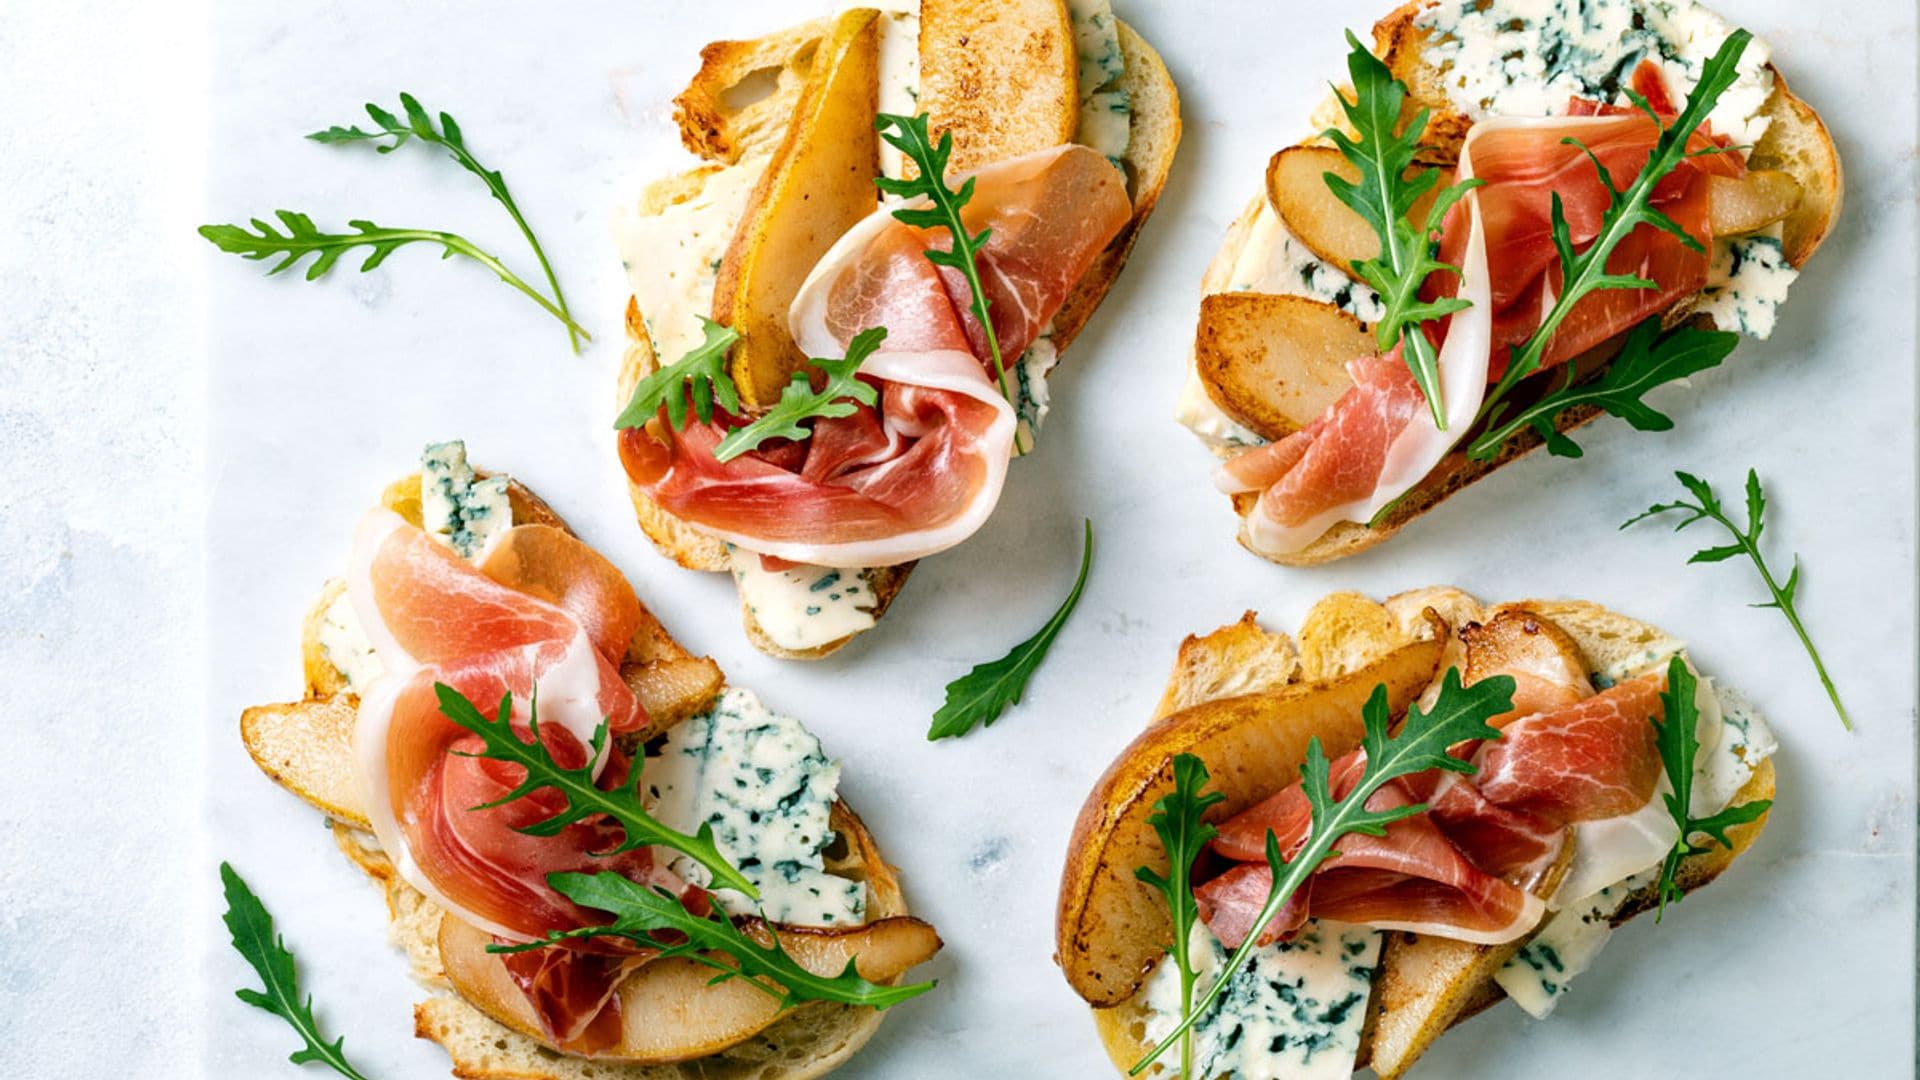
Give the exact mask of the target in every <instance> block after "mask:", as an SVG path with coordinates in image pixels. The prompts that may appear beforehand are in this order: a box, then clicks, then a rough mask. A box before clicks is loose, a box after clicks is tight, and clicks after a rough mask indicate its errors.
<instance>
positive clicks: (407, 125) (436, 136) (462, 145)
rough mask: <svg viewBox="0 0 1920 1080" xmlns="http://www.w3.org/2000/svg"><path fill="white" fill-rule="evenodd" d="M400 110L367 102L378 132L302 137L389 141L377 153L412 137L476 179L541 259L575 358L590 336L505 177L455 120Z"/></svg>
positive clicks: (340, 130)
mask: <svg viewBox="0 0 1920 1080" xmlns="http://www.w3.org/2000/svg"><path fill="white" fill-rule="evenodd" d="M400 109H401V111H402V112H404V113H406V119H405V120H404V121H403V120H401V119H400V118H399V117H397V116H395V115H393V114H392V113H390V112H388V111H387V110H385V109H383V108H381V107H380V106H378V105H375V104H373V103H371V102H368V103H367V115H368V116H369V117H371V118H372V119H373V122H374V124H376V125H377V126H378V128H379V130H377V131H362V130H360V128H359V127H358V126H354V127H341V126H340V125H338V124H335V125H334V126H332V127H329V128H327V129H326V130H325V131H316V132H314V133H313V134H311V135H308V136H307V138H309V139H312V140H313V141H315V142H320V143H329V144H340V143H354V142H378V141H379V140H382V139H387V138H391V139H392V140H393V141H392V142H391V143H387V144H386V145H384V146H378V147H376V148H375V149H376V150H378V151H379V152H380V153H382V154H389V153H392V152H393V151H395V150H398V149H400V147H402V146H404V145H406V144H407V143H408V142H409V141H410V140H413V139H416V138H417V139H419V140H420V141H421V142H423V143H431V144H433V145H434V146H438V147H441V148H443V149H445V150H446V151H447V154H448V155H449V156H451V157H452V158H453V160H454V161H455V162H457V163H458V164H459V166H460V167H461V168H463V169H465V170H467V171H468V172H470V173H472V174H473V175H475V176H477V177H479V178H480V182H481V183H483V184H485V185H486V186H487V193H488V194H490V195H492V196H493V197H494V198H495V199H496V200H498V201H499V203H500V205H501V206H504V207H506V209H507V213H508V214H509V215H510V216H511V217H512V218H513V223H514V224H515V225H518V226H519V227H520V235H522V236H524V237H526V238H527V246H529V247H531V248H532V249H533V257H534V258H536V259H538V260H539V261H540V269H541V271H542V272H543V273H545V274H546V276H547V287H548V288H550V289H552V290H553V299H554V301H555V302H556V303H558V304H559V306H560V311H561V313H562V315H563V316H564V319H563V320H562V321H564V322H565V323H566V324H567V340H568V341H570V342H571V343H572V345H573V351H574V352H575V353H576V354H577V353H579V351H580V340H581V339H582V338H586V339H587V340H589V341H591V340H592V335H590V334H588V333H587V332H586V331H585V330H582V329H580V328H579V327H578V326H575V325H574V324H573V313H572V312H571V311H569V310H568V309H567V298H566V297H565V296H564V295H562V294H561V292H560V279H559V278H557V277H555V276H554V273H553V266H552V264H550V263H549V262H547V253H546V251H545V250H544V249H543V248H541V246H540V241H539V239H538V238H536V237H535V236H534V235H533V227H532V226H531V225H528V224H527V219H526V218H525V217H524V216H523V215H522V214H521V213H520V207H519V205H518V204H517V203H515V202H514V201H513V194H512V193H511V192H509V191H508V190H507V181H506V178H505V177H503V176H501V175H500V173H499V171H498V170H496V169H489V168H487V167H486V166H484V165H482V164H480V161H479V159H478V158H476V157H474V156H473V152H472V151H471V150H469V149H467V141H466V137H465V136H464V135H463V134H462V133H461V131H460V125H459V124H457V123H455V122H454V119H453V117H452V116H451V115H450V114H448V113H444V112H443V113H441V114H440V127H438V128H435V127H434V126H433V117H432V116H430V115H428V113H427V110H426V109H425V108H423V107H422V106H421V105H420V102H419V101H417V100H416V99H415V98H414V96H413V95H412V94H408V93H404V92H403V93H401V95H400Z"/></svg>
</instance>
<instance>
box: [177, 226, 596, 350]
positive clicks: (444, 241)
mask: <svg viewBox="0 0 1920 1080" xmlns="http://www.w3.org/2000/svg"><path fill="white" fill-rule="evenodd" d="M274 216H275V217H277V218H279V219H280V223H281V225H282V226H284V227H285V229H286V231H285V232H284V233H283V232H281V231H280V230H279V229H276V228H274V227H273V225H272V223H270V222H266V221H262V220H260V219H259V218H254V219H253V229H254V231H253V232H248V231H247V229H246V227H245V226H243V225H202V226H200V228H199V229H198V230H197V231H198V232H199V233H200V235H201V236H204V237H206V238H207V239H208V240H209V241H211V242H212V243H213V246H215V247H217V248H219V249H220V250H221V251H224V252H227V253H228V254H231V255H239V256H242V257H244V258H248V259H267V258H278V259H279V260H280V261H279V262H278V263H275V264H274V265H273V267H272V268H271V269H269V270H268V271H267V273H268V274H278V273H280V272H281V271H282V270H285V269H287V268H288V267H291V266H293V265H294V264H295V263H298V262H299V261H300V260H302V259H304V258H306V257H307V256H309V255H313V256H316V258H315V259H314V260H313V264H312V265H311V266H308V267H307V274H306V277H307V280H308V281H315V280H318V279H319V278H321V277H323V276H325V274H326V273H327V271H329V270H331V269H333V264H334V263H336V262H339V261H340V257H341V256H342V255H345V254H346V253H347V252H349V251H351V250H353V249H354V248H362V247H365V248H372V249H373V250H372V252H370V253H369V254H368V255H367V258H366V261H365V262H362V263H361V264H360V272H361V273H363V274H364V273H366V272H367V271H369V270H372V269H373V268H374V267H376V266H379V265H380V264H381V263H383V262H385V261H386V260H387V256H389V255H391V254H393V253H394V252H395V251H397V250H399V249H400V248H402V247H405V246H406V245H408V244H438V245H440V248H441V252H440V257H441V258H443V259H451V258H453V257H454V256H455V255H464V256H466V257H467V258H469V259H472V260H473V261H474V262H477V263H479V264H480V265H482V266H484V267H486V268H487V269H489V270H491V271H493V272H494V273H495V274H496V275H498V276H499V278H500V280H501V281H504V282H506V283H507V284H508V285H511V286H513V287H514V288H516V289H518V290H520V292H522V293H524V294H526V296H527V297H528V299H531V300H532V301H533V302H534V303H536V304H539V305H540V306H541V307H542V308H544V309H546V312H547V314H549V315H552V316H553V317H554V318H556V319H559V320H560V321H561V322H562V323H563V324H565V325H566V326H567V327H568V328H569V329H570V330H574V331H578V332H579V333H581V334H585V333H586V331H584V330H581V329H580V328H579V327H578V326H576V325H574V322H573V319H572V318H571V317H570V316H568V315H567V313H566V312H564V311H562V310H560V309H559V308H557V307H554V306H553V301H551V300H548V299H547V298H546V297H545V296H542V295H540V293H539V292H538V291H536V290H535V289H534V288H533V287H532V286H531V285H528V284H527V283H526V282H524V281H522V280H520V277H519V275H517V274H515V273H514V272H513V271H511V270H509V269H507V265H506V264H505V263H503V262H501V261H500V260H499V259H497V258H494V257H493V256H492V255H489V254H487V253H486V252H485V251H482V250H480V248H479V247H478V246H476V245H475V244H474V243H473V241H471V240H468V239H467V238H466V237H464V236H461V235H459V234H458V233H450V232H441V231H439V230H436V229H389V228H386V227H384V226H380V225H375V224H374V223H373V222H371V221H366V220H364V219H356V220H353V221H349V222H347V225H348V227H349V228H352V229H353V230H354V231H353V232H350V233H326V232H321V231H320V228H319V226H317V225H315V224H314V223H313V219H312V218H310V217H308V216H307V215H305V214H301V213H297V212H295V211H292V210H275V211H274Z"/></svg>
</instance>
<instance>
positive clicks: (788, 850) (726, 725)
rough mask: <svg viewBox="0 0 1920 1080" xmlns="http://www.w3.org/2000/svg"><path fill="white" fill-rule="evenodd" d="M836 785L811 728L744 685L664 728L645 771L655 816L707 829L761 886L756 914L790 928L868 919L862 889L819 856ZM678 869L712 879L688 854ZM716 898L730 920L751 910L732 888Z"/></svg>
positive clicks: (828, 834) (829, 838)
mask: <svg viewBox="0 0 1920 1080" xmlns="http://www.w3.org/2000/svg"><path fill="white" fill-rule="evenodd" d="M839 784H840V765H839V763H838V762H835V761H832V760H829V759H828V758H827V756H826V754H825V753H823V752H822V751H821V749H820V740H818V739H816V738H815V737H814V736H813V733H812V732H810V731H808V730H807V729H806V728H805V727H803V726H801V724H800V722H799V721H798V720H795V719H793V718H792V717H788V716H782V715H780V714H778V713H775V712H773V711H772V710H770V709H768V708H767V707H766V706H765V705H764V704H762V703H761V701H760V698H759V697H758V696H757V695H755V694H754V693H753V692H752V691H751V690H743V689H741V688H739V687H728V688H727V690H726V691H725V692H724V693H722V694H721V695H720V700H719V701H718V702H716V703H715V704H714V707H713V708H712V710H710V711H708V712H706V713H703V714H701V715H700V716H696V717H694V718H692V719H690V720H687V721H684V722H682V723H681V724H679V725H677V726H675V727H674V728H673V730H672V731H670V732H668V733H667V737H666V739H665V741H664V742H663V743H662V744H661V745H660V747H659V748H658V750H657V751H655V750H652V749H649V751H648V756H647V758H646V763H645V769H644V771H643V772H642V773H641V788H642V790H643V791H644V792H645V794H646V797H647V801H648V802H649V804H650V805H651V809H652V811H653V814H654V816H655V817H657V818H659V819H660V820H661V821H662V822H664V823H665V824H667V825H669V826H671V827H673V828H675V829H679V830H681V831H683V832H693V831H695V830H697V829H698V828H699V827H700V826H701V825H708V826H711V827H712V829H713V840H714V843H715V844H716V845H717V846H718V847H719V849H720V853H721V854H722V855H725V856H726V857H727V858H728V859H729V860H730V861H731V862H732V863H733V864H734V865H735V866H738V867H739V868H740V872H741V873H743V874H745V875H746V876H747V879H748V880H750V881H752V882H753V883H754V885H755V887H757V888H758V889H759V890H760V909H759V910H760V911H762V912H764V913H765V915H766V917H767V918H768V919H770V920H772V921H774V922H776V923H785V924H787V925H789V926H847V925H859V924H861V923H864V922H865V921H866V912H867V887H866V885H865V884H864V883H862V882H858V881H852V880H850V879H848V878H843V877H838V876H836V875H834V874H830V873H828V872H827V871H826V862H825V857H824V855H823V854H822V853H823V852H824V851H825V849H826V847H827V845H829V844H831V843H832V842H833V839H834V834H833V830H832V827H831V826H830V825H829V823H828V822H829V815H830V814H831V812H832V810H833V804H834V800H835V799H837V798H838V788H839ZM673 869H674V871H675V872H676V873H678V874H680V875H681V876H682V877H684V878H686V879H687V880H689V881H696V882H700V883H705V882H706V881H707V880H708V876H707V873H706V870H705V869H704V868H703V867H701V866H699V865H698V864H696V863H694V862H693V861H692V860H690V859H686V858H684V857H683V858H680V859H677V860H675V862H674V864H673ZM714 896H715V898H716V900H717V901H718V902H719V905H720V907H721V908H722V909H723V910H725V911H726V912H727V913H728V914H730V915H751V914H754V913H755V908H754V905H753V903H752V902H751V901H749V900H748V899H747V898H746V897H745V896H742V895H741V894H739V893H736V892H733V891H732V890H728V889H722V890H719V891H718V892H716V893H715V894H714Z"/></svg>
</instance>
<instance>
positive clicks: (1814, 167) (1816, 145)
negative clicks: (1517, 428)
mask: <svg viewBox="0 0 1920 1080" xmlns="http://www.w3.org/2000/svg"><path fill="white" fill-rule="evenodd" d="M1432 3H1433V0H1411V2H1409V3H1406V4H1403V5H1402V6H1400V7H1399V8H1396V9H1395V10H1394V11H1393V12H1392V13H1391V14H1389V15H1387V17H1386V18H1384V19H1381V20H1380V21H1379V22H1378V23H1376V24H1375V25H1374V29H1373V35H1374V51H1375V53H1377V54H1378V55H1380V56H1381V57H1382V59H1383V60H1385V62H1386V64H1387V66H1388V68H1389V69H1390V70H1391V71H1392V72H1393V74H1394V76H1395V77H1396V78H1398V79H1400V80H1401V81H1402V82H1404V83H1406V84H1407V87H1408V91H1409V93H1408V98H1409V105H1408V107H1409V108H1426V109H1429V110H1431V113H1432V115H1431V118H1430V120H1429V122H1428V136H1427V137H1428V139H1429V141H1431V142H1435V143H1438V144H1447V143H1455V144H1457V143H1458V142H1459V141H1460V140H1461V139H1462V138H1464V137H1465V135H1466V132H1467V129H1468V128H1469V127H1470V126H1471V121H1470V120H1469V119H1468V118H1467V117H1465V116H1463V115H1461V114H1460V113H1459V112H1457V111H1456V110H1454V109H1453V108H1452V106H1451V105H1450V104H1449V102H1448V98H1447V95H1446V92H1445V90H1444V89H1443V88H1442V87H1441V84H1440V72H1438V71H1437V70H1435V69H1434V68H1433V67H1432V66H1431V65H1428V64H1426V63H1425V62H1424V60H1423V59H1422V55H1421V54H1422V48H1423V45H1424V42H1425V37H1426V31H1425V30H1423V29H1421V28H1420V27H1418V26H1416V25H1414V21H1413V20H1414V16H1416V15H1417V14H1418V13H1419V12H1420V11H1421V10H1422V9H1423V8H1426V7H1428V6H1429V5H1431V4H1432ZM1773 72H1774V92H1773V95H1772V97H1770V98H1769V99H1768V100H1767V103H1766V106H1765V109H1766V114H1767V116H1768V117H1769V119H1770V120H1771V124H1770V126H1769V127H1768V129H1767V133H1766V135H1765V136H1763V137H1762V138H1761V139H1760V142H1759V144H1758V145H1757V146H1755V147H1754V148H1753V151H1752V153H1751V154H1750V155H1749V159H1748V160H1749V164H1750V165H1752V166H1753V167H1754V168H1757V169H1779V170H1781V171H1784V172H1786V173H1788V174H1789V175H1791V176H1792V177H1793V178H1794V180H1795V181H1797V182H1798V183H1799V184H1800V187H1801V190H1802V191H1803V192H1804V196H1803V200H1802V202H1801V204H1800V206H1799V208H1797V209H1796V210H1795V211H1794V212H1793V214H1791V215H1789V216H1788V218H1787V219H1786V221H1785V223H1784V227H1783V235H1782V250H1783V253H1784V254H1785V255H1786V257H1787V260H1788V261H1789V262H1791V263H1792V264H1793V265H1794V266H1795V267H1796V268H1798V267H1803V266H1805V265H1806V263H1807V260H1809V259H1811V258H1812V257H1813V254H1814V252H1815V251H1817V250H1818V249H1819V247H1820V244H1821V243H1822V242H1823V241H1824V240H1825V239H1826V237H1827V236H1828V235H1829V234H1830V233H1831V232H1832V231H1833V225H1834V222H1835V220H1836V219H1837V218H1838V216H1839V213H1840V206H1841V201H1842V197H1841V196H1842V186H1843V180H1842V171H1841V166H1840V155H1839V152H1838V150H1836V149H1835V147H1834V145H1833V139H1832V136H1831V135H1830V134H1829V132H1828V131H1827V127H1826V124H1825V123H1824V122H1823V121H1821V119H1820V116H1819V114H1818V113H1817V112H1815V111H1814V109H1813V107H1812V106H1810V105H1808V104H1807V103H1806V102H1804V101H1802V100H1801V99H1800V98H1798V97H1796V96H1795V95H1794V93H1793V91H1792V90H1791V89H1790V88H1789V87H1788V86H1787V81H1786V79H1785V78H1784V77H1783V76H1781V75H1780V73H1779V71H1778V70H1777V69H1773ZM1259 205H1260V199H1259V198H1256V199H1255V200H1254V201H1253V203H1252V204H1250V205H1249V207H1248V210H1247V212H1246V213H1245V214H1243V215H1242V217H1241V219H1239V220H1237V221H1236V222H1235V226H1234V228H1232V229H1231V230H1229V232H1228V235H1227V239H1226V242H1225V243H1224V244H1223V245H1222V247H1221V249H1220V253H1219V254H1218V255H1217V256H1215V258H1214V261H1213V263H1212V264H1211V265H1210V267H1209V269H1208V272H1207V276H1206V277H1205V278H1204V279H1203V280H1202V291H1203V294H1205V293H1212V292H1218V291H1220V290H1221V289H1223V288H1225V285H1226V276H1227V275H1228V274H1230V273H1231V272H1232V267H1233V264H1234V261H1235V259H1236V258H1237V257H1238V256H1239V254H1240V250H1241V248H1242V247H1244V246H1245V243H1246V232H1247V227H1248V225H1249V224H1250V223H1251V221H1252V219H1253V216H1254V214H1255V213H1257V211H1258V209H1259ZM1692 304H1693V300H1692V299H1683V300H1681V301H1680V302H1679V303H1677V304H1676V305H1675V307H1674V312H1675V314H1683V313H1684V312H1686V311H1687V310H1689V309H1690V308H1691V306H1692ZM1624 341H1625V335H1624V334H1623V335H1621V336H1620V337H1618V338H1615V339H1614V340H1613V341H1610V342H1607V343H1605V344H1603V345H1601V346H1599V347H1598V348H1597V349H1595V350H1594V351H1593V352H1592V353H1589V354H1588V356H1587V357H1585V358H1582V360H1581V361H1579V363H1581V364H1583V365H1585V366H1590V367H1591V370H1592V373H1593V374H1594V375H1597V374H1598V373H1599V372H1600V371H1601V370H1602V369H1604V367H1605V364H1606V363H1607V362H1609V361H1610V360H1611V359H1612V358H1613V356H1614V355H1615V354H1617V353H1618V352H1619V349H1620V346H1621V345H1622V344H1623V343H1624ZM1589 377H1591V376H1589ZM1209 396H1211V394H1210V395H1209ZM1216 404H1218V402H1217V401H1216ZM1229 415H1232V413H1231V411H1229ZM1600 415H1601V411H1600V410H1599V409H1596V408H1594V407H1592V406H1585V405H1582V406H1576V407H1575V408H1572V409H1568V410H1567V411H1565V412H1563V413H1561V414H1560V415H1559V416H1558V417H1556V418H1555V419H1554V427H1555V428H1557V429H1558V430H1559V431H1560V432H1561V433H1562V434H1565V433H1567V432H1570V431H1573V430H1575V429H1577V428H1579V427H1582V426H1584V425H1585V424H1588V423H1590V422H1592V421H1593V420H1594V419H1596V418H1598V417H1599V416H1600ZM1236 419H1238V418H1236ZM1545 441H1546V440H1545V439H1543V438H1542V437H1541V436H1540V435H1539V434H1538V433H1537V432H1535V431H1532V430H1531V429H1529V430H1527V431H1524V432H1522V433H1520V434H1518V435H1515V436H1514V437H1513V438H1511V439H1509V440H1508V441H1507V443H1506V445H1505V446H1503V447H1501V450H1500V453H1499V455H1498V456H1497V457H1495V458H1494V459H1493V460H1491V461H1486V462H1476V461H1470V460H1467V458H1466V455H1465V454H1464V453H1462V452H1459V451H1456V452H1454V453H1451V454H1449V455H1447V457H1446V458H1445V459H1444V460H1443V461H1442V462H1441V464H1440V465H1439V466H1438V467H1436V468H1435V469H1434V471H1433V472H1432V473H1430V474H1428V476H1427V477H1426V479H1424V480H1422V481H1421V482H1420V483H1419V484H1417V485H1415V486H1414V488H1413V489H1412V490H1410V491H1409V492H1407V494H1406V495H1405V496H1404V497H1402V498H1401V500H1400V501H1399V502H1398V503H1397V504H1396V505H1395V506H1394V507H1393V508H1392V509H1391V510H1389V511H1388V513H1387V515H1386V517H1385V518H1384V519H1383V520H1381V521H1380V522H1378V523H1376V524H1371V525H1365V524H1360V523H1357V522H1351V521H1345V522H1340V523H1339V524H1336V525H1335V526H1334V527H1333V528H1331V529H1329V530H1327V532H1326V533H1325V534H1323V535H1322V536H1321V537H1320V538H1319V539H1317V540H1315V541H1314V542H1313V543H1311V544H1308V545H1307V546H1306V547H1304V548H1301V549H1300V550H1298V551H1293V552H1289V553H1286V554H1283V555H1269V554H1267V553H1264V552H1259V551H1255V554H1258V555H1260V556H1261V557H1263V558H1266V559H1269V560H1271V561H1273V562H1277V563H1279V564H1281V565H1282V566H1296V567H1298V566H1317V565H1320V564H1323V563H1329V562H1333V561H1335V560H1338V559H1344V558H1347V557H1348V556H1351V555H1357V554H1359V553H1360V552H1362V551H1366V550H1367V549H1369V548H1372V547H1375V546H1377V545H1379V544H1383V543H1385V542H1386V541H1387V540H1388V539H1390V538H1391V537H1392V536H1393V535H1394V534H1395V533H1398V532H1399V531H1400V530H1401V529H1402V528H1404V527H1406V526H1407V525H1408V524H1410V523H1412V522H1413V521H1414V520H1415V519H1416V518H1419V517H1420V516H1421V515H1423V514H1425V513H1426V512H1427V511H1429V510H1431V509H1433V508H1434V507H1436V506H1438V505H1440V504H1441V503H1443V502H1445V501H1446V500H1447V499H1448V498H1450V497H1451V496H1452V495H1453V494H1454V493H1455V492H1458V491H1460V490H1461V489H1463V488H1465V487H1467V486H1468V485H1469V484H1472V483H1474V482H1476V481H1478V480H1480V479H1482V478H1484V477H1486V476H1488V475H1491V474H1492V473H1494V472H1495V471H1497V470H1499V469H1500V468H1501V467H1503V466H1505V465H1507V464H1509V463H1511V462H1513V461H1517V460H1518V459H1520V458H1522V457H1525V456H1526V455H1527V454H1529V453H1531V452H1532V451H1533V450H1535V449H1536V448H1538V447H1540V446H1542V445H1544V444H1545ZM1255 498H1256V496H1254V495H1240V496H1236V497H1235V498H1234V509H1235V511H1236V513H1238V514H1239V515H1240V517H1241V520H1242V522H1243V524H1242V526H1241V528H1240V530H1239V536H1238V539H1239V541H1240V543H1241V546H1243V547H1246V548H1247V549H1248V550H1249V551H1254V550H1255V549H1254V548H1253V546H1252V545H1251V543H1250V542H1249V540H1248V537H1247V532H1246V528H1245V526H1244V521H1245V518H1246V514H1247V512H1248V510H1249V508H1250V507H1251V506H1252V504H1253V502H1254V500H1255Z"/></svg>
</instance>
